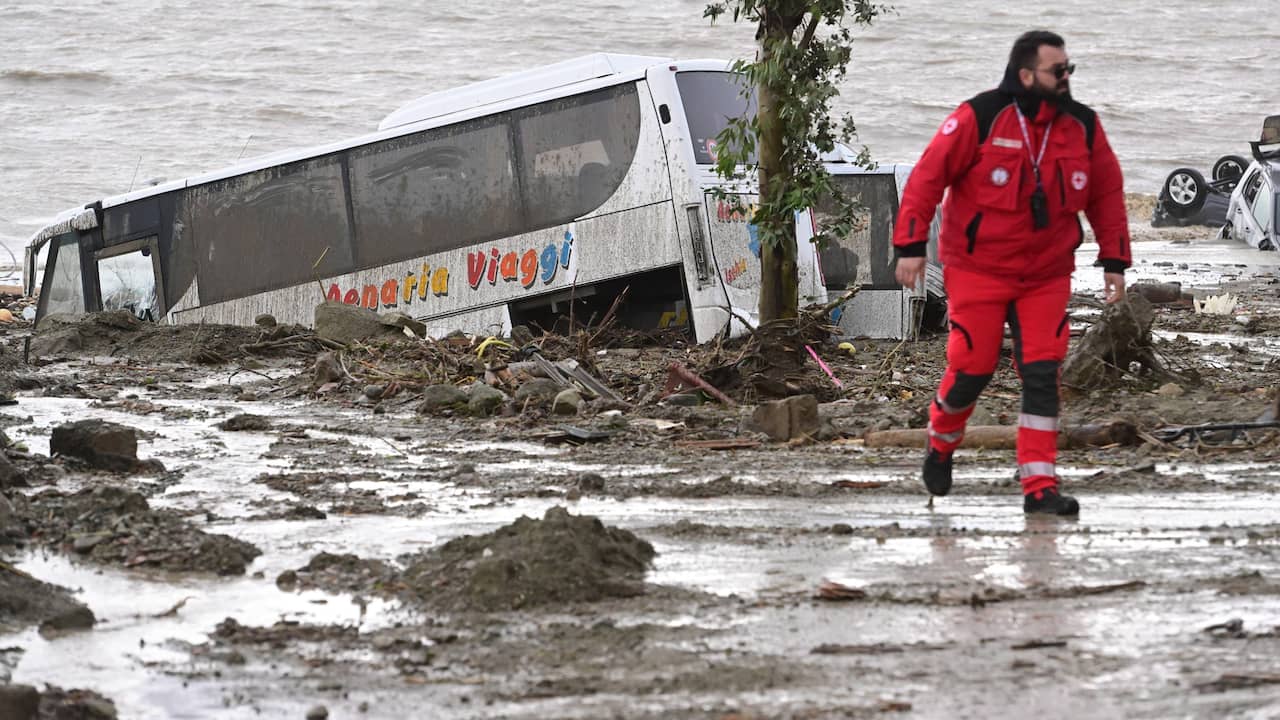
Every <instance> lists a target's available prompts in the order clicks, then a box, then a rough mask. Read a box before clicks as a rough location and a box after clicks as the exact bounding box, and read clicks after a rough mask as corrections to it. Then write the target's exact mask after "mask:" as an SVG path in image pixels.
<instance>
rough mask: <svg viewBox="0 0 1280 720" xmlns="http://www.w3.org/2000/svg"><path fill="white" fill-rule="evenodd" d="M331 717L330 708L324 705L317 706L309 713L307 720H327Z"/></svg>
mask: <svg viewBox="0 0 1280 720" xmlns="http://www.w3.org/2000/svg"><path fill="white" fill-rule="evenodd" d="M328 717H329V708H327V707H325V706H323V705H316V706H314V707H312V708H311V709H310V710H308V711H307V720H327V718H328Z"/></svg>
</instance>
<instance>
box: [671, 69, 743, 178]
mask: <svg viewBox="0 0 1280 720" xmlns="http://www.w3.org/2000/svg"><path fill="white" fill-rule="evenodd" d="M740 78H741V76H740V75H737V74H734V73H727V72H709V71H708V72H681V73H676V86H677V87H678V88H679V89H680V97H681V99H682V101H683V103H684V115H685V118H686V119H687V120H688V122H689V138H690V139H691V140H692V141H693V156H694V158H695V159H696V160H697V162H698V164H699V165H715V164H716V136H718V135H719V134H720V131H722V130H724V129H725V128H726V127H728V125H729V121H730V120H732V119H734V118H740V117H743V116H751V115H755V113H756V96H755V92H751V93H750V95H749V97H746V98H744V97H743V96H742V90H743V87H742V84H741V81H740ZM755 161H756V160H755V153H754V152H753V153H751V157H750V158H749V159H748V162H751V163H754V162H755Z"/></svg>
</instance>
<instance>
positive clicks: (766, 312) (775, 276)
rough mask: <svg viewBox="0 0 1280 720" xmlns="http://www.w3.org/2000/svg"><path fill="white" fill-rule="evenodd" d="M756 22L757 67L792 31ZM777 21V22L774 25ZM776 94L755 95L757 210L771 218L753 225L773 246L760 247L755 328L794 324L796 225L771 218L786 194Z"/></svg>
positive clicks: (783, 24) (762, 90)
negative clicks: (757, 325)
mask: <svg viewBox="0 0 1280 720" xmlns="http://www.w3.org/2000/svg"><path fill="white" fill-rule="evenodd" d="M772 19H773V20H774V22H770V21H769V20H770V19H769V18H766V19H765V20H762V22H761V28H760V62H762V63H764V64H766V65H767V64H769V63H771V62H774V61H775V53H774V46H775V45H777V44H782V43H786V42H788V41H789V40H790V38H791V33H792V32H793V31H794V30H795V22H798V20H799V18H797V19H796V21H795V22H792V21H791V18H785V19H779V18H777V17H775V18H772ZM779 20H780V21H779ZM778 91H779V90H778V88H774V87H771V86H770V85H769V83H767V82H764V83H761V84H760V87H759V88H758V89H757V98H758V101H759V106H758V110H757V112H758V117H759V121H760V137H759V138H758V142H757V148H758V150H759V154H760V168H759V181H760V201H761V202H760V204H761V206H762V207H763V208H772V209H775V214H773V215H772V216H771V214H769V213H765V214H764V216H760V215H759V214H758V215H757V217H756V223H757V224H758V225H760V226H763V227H767V228H769V229H770V230H772V231H773V232H768V233H764V235H765V237H766V238H767V237H772V238H774V240H776V243H774V242H763V243H761V247H760V322H761V323H766V322H769V321H770V320H777V319H780V318H794V317H796V315H797V313H798V308H799V304H800V303H799V285H800V278H799V274H798V273H797V270H796V224H795V218H794V216H792V214H791V213H790V212H787V213H786V217H777V216H776V209H778V208H780V207H782V203H781V202H780V200H781V198H782V196H783V195H784V193H785V192H786V172H785V168H783V166H782V163H783V149H784V137H785V133H784V132H783V120H782V118H781V117H779V113H778V109H779V102H778Z"/></svg>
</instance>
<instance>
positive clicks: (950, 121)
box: [942, 115, 960, 135]
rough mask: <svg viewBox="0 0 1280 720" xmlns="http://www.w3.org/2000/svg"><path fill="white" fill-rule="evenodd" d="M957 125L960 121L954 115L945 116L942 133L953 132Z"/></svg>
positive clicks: (958, 125)
mask: <svg viewBox="0 0 1280 720" xmlns="http://www.w3.org/2000/svg"><path fill="white" fill-rule="evenodd" d="M958 127H960V121H959V120H957V119H956V116H955V115H952V116H951V117H949V118H947V121H946V122H944V123H942V134H943V135H950V134H951V133H953V132H955V131H956V128H958Z"/></svg>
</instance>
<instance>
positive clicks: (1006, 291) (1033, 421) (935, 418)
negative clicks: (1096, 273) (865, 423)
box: [929, 268, 1071, 495]
mask: <svg viewBox="0 0 1280 720" xmlns="http://www.w3.org/2000/svg"><path fill="white" fill-rule="evenodd" d="M943 281H944V283H945V285H946V289H947V312H948V315H949V316H950V319H951V334H950V336H949V337H948V338H947V370H946V372H945V373H944V374H943V376H942V384H941V386H940V387H939V388H938V395H937V397H935V398H934V401H933V404H932V406H931V407H930V411H929V443H930V445H931V446H932V447H933V448H934V449H935V450H937V451H938V452H940V453H943V454H947V453H950V452H952V451H953V450H955V449H956V447H957V446H959V445H960V441H961V440H962V439H963V438H964V428H965V423H966V422H967V421H968V420H969V416H970V415H972V414H973V408H974V405H975V404H976V403H977V400H978V396H979V395H980V394H981V393H982V390H983V388H985V387H986V386H987V383H988V382H990V380H991V376H992V374H994V373H995V370H996V366H997V364H998V363H999V361H1000V346H1001V344H1002V342H1003V340H1004V326H1005V323H1008V325H1009V330H1010V333H1011V334H1012V335H1013V362H1014V368H1015V369H1016V370H1017V372H1018V375H1019V376H1020V377H1021V378H1022V413H1021V414H1020V415H1019V416H1018V452H1017V456H1018V477H1019V478H1021V479H1022V492H1023V493H1025V494H1028V495H1029V494H1031V493H1034V492H1037V491H1040V490H1044V489H1047V488H1051V487H1056V486H1057V484H1058V478H1057V472H1056V470H1055V469H1054V463H1055V462H1056V460H1057V456H1058V404H1059V384H1058V380H1059V374H1060V370H1061V368H1062V361H1063V359H1064V358H1065V357H1066V356H1067V342H1068V340H1069V339H1070V336H1071V333H1070V329H1069V328H1068V326H1067V301H1068V300H1069V299H1070V297H1071V278H1070V276H1064V277H1062V278H1058V279H1055V280H1050V281H1047V282H1042V283H1037V284H1030V285H1028V284H1020V283H1018V282H1016V281H1014V282H1011V281H1010V280H1008V279H1007V278H1002V277H996V276H992V275H984V274H981V273H974V272H969V271H965V270H956V269H953V268H945V269H944V271H943Z"/></svg>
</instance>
